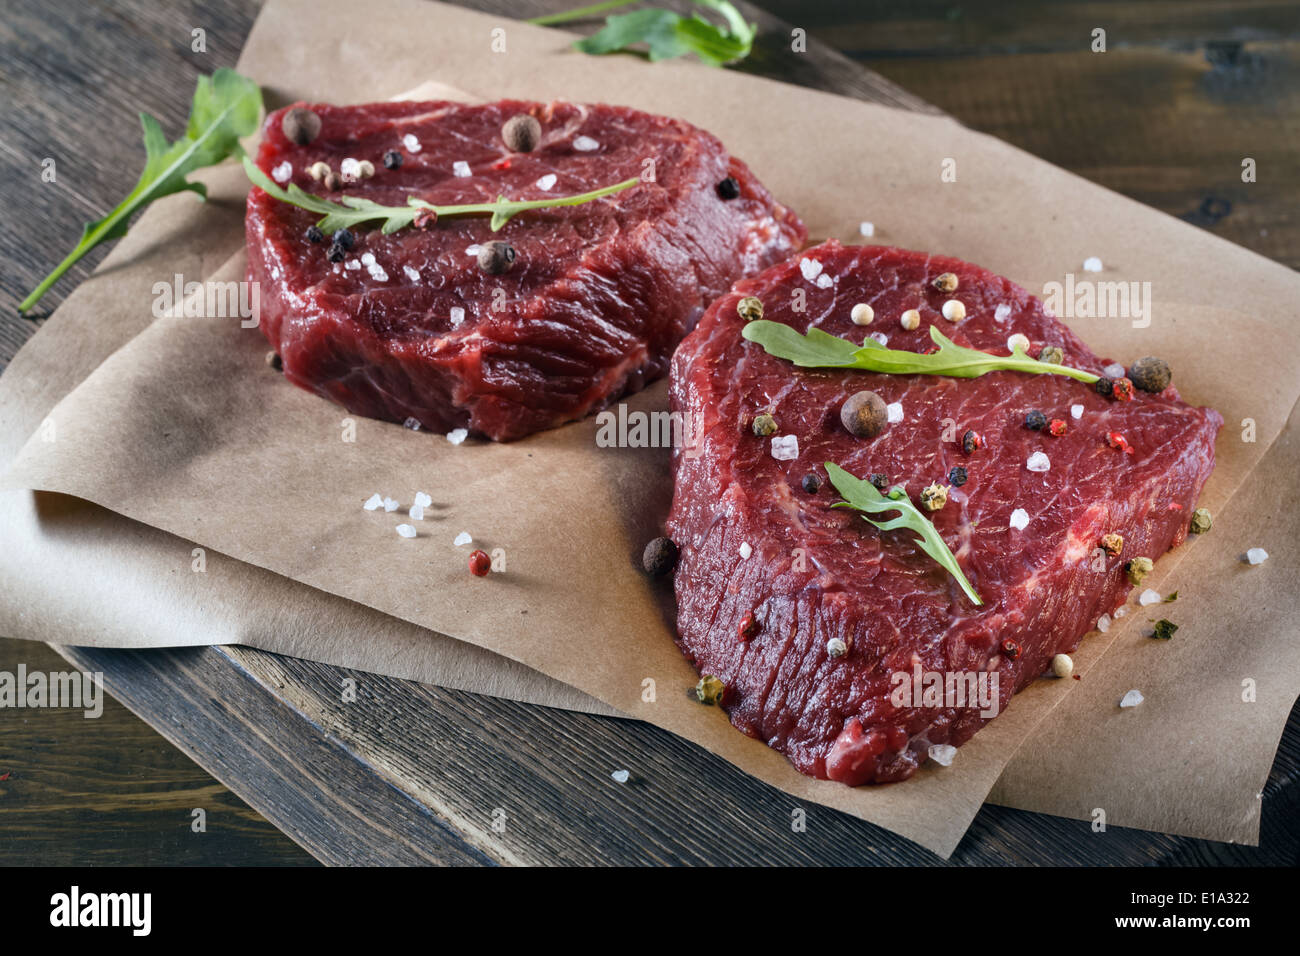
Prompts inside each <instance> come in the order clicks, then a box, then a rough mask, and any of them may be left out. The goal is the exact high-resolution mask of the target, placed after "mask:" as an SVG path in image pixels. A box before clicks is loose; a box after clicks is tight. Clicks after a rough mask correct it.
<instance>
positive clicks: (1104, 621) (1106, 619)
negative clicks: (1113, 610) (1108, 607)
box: [1097, 614, 1110, 634]
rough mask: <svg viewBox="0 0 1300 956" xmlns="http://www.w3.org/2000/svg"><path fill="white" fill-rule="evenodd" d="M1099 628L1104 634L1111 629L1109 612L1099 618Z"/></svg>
mask: <svg viewBox="0 0 1300 956" xmlns="http://www.w3.org/2000/svg"><path fill="white" fill-rule="evenodd" d="M1097 630H1099V631H1101V633H1103V634H1105V633H1106V632H1107V631H1109V630H1110V615H1109V614H1103V615H1102V616H1101V617H1099V618H1097Z"/></svg>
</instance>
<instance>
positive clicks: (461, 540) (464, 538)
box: [452, 531, 474, 548]
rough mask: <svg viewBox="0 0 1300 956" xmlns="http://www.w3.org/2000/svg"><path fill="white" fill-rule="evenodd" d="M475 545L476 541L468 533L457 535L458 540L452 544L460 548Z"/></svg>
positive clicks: (463, 532)
mask: <svg viewBox="0 0 1300 956" xmlns="http://www.w3.org/2000/svg"><path fill="white" fill-rule="evenodd" d="M473 543H474V539H473V538H471V537H470V536H469V532H468V531H462V532H461V533H460V534H458V535H456V540H455V541H453V542H452V544H454V545H455V546H456V547H458V548H459V547H460V546H461V545H462V544H473Z"/></svg>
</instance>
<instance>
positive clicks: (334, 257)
mask: <svg viewBox="0 0 1300 956" xmlns="http://www.w3.org/2000/svg"><path fill="white" fill-rule="evenodd" d="M326 256H327V257H328V258H329V261H330V262H342V261H343V260H344V259H346V258H347V257H348V251H347V250H346V249H344V248H343V247H342V246H340V245H339V244H338V243H337V242H332V243H330V251H329V252H328V253H326Z"/></svg>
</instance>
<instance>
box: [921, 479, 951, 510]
mask: <svg viewBox="0 0 1300 956" xmlns="http://www.w3.org/2000/svg"><path fill="white" fill-rule="evenodd" d="M947 503H948V489H947V488H945V487H944V486H943V485H941V484H939V483H938V482H937V481H936V482H935V483H934V484H932V485H928V486H926V487H925V488H924V489H922V491H921V506H922V507H923V508H925V510H926V511H938V510H939V509H940V508H942V507H943V506H944V505H946V504H947Z"/></svg>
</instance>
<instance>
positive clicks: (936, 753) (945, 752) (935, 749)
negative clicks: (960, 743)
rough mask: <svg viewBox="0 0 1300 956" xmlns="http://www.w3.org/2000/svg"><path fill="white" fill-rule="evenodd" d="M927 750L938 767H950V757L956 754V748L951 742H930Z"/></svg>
mask: <svg viewBox="0 0 1300 956" xmlns="http://www.w3.org/2000/svg"><path fill="white" fill-rule="evenodd" d="M927 752H928V753H929V754H930V759H931V760H933V761H934V762H935V763H937V764H938V765H939V766H940V767H951V766H952V759H953V758H954V757H956V756H957V748H956V747H954V746H953V745H952V744H931V745H930V749H929V751H927Z"/></svg>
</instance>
